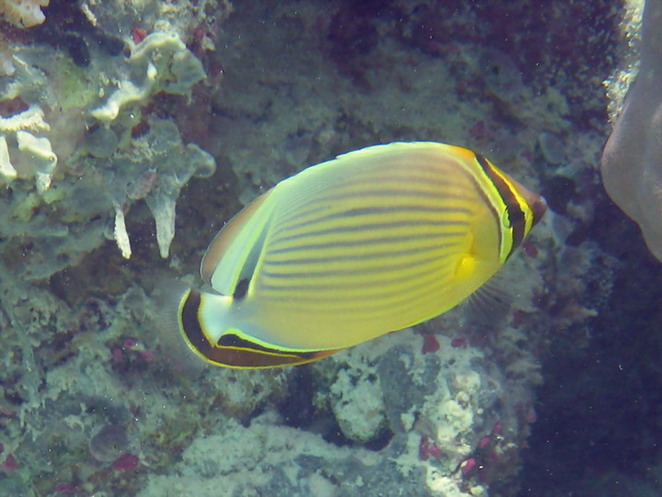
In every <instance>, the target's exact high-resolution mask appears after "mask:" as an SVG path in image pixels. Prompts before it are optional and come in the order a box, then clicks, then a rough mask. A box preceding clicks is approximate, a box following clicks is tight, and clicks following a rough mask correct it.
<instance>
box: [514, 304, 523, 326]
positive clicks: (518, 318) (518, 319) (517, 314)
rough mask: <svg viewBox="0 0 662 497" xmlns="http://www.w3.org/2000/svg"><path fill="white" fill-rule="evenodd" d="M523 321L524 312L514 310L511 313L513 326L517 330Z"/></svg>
mask: <svg viewBox="0 0 662 497" xmlns="http://www.w3.org/2000/svg"><path fill="white" fill-rule="evenodd" d="M523 320H524V311H523V310H521V309H515V310H514V311H513V326H514V327H515V328H519V327H520V326H522V321H523Z"/></svg>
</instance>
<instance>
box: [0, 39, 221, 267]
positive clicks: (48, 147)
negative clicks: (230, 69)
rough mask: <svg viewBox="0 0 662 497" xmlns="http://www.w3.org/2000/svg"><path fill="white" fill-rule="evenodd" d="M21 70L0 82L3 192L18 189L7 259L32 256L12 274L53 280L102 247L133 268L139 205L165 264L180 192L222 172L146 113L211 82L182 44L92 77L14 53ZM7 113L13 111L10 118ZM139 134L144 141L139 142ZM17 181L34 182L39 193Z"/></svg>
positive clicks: (43, 54)
mask: <svg viewBox="0 0 662 497" xmlns="http://www.w3.org/2000/svg"><path fill="white" fill-rule="evenodd" d="M14 59H15V61H16V65H17V69H16V72H15V74H14V75H13V76H12V77H11V78H5V79H4V80H3V81H0V103H4V104H5V107H6V108H7V109H8V111H7V115H6V116H2V115H0V181H1V182H2V183H4V184H11V187H12V195H11V196H7V195H5V196H3V198H2V201H3V203H4V207H3V213H2V215H1V217H3V218H5V219H6V221H5V222H3V228H2V234H3V238H4V241H3V242H0V250H1V251H2V252H4V253H5V254H7V253H8V252H11V251H12V250H14V249H16V247H17V246H18V245H19V244H20V245H21V246H25V245H26V244H28V243H29V244H30V251H29V252H30V255H29V256H28V257H26V258H23V259H22V260H21V261H20V262H19V261H13V264H12V265H11V266H10V267H12V268H13V272H15V273H18V274H21V275H22V276H23V277H26V278H29V279H42V278H46V277H48V276H50V275H52V274H53V273H55V272H56V271H59V270H61V269H63V268H65V267H68V266H70V265H73V264H75V263H77V262H78V261H79V260H80V259H81V257H83V256H84V255H86V254H87V253H89V251H90V250H92V249H94V248H96V247H98V246H99V245H100V244H101V243H102V242H103V241H104V240H105V238H106V236H110V237H114V238H115V240H116V242H117V244H118V246H119V248H120V250H121V252H122V254H123V255H124V256H125V257H127V258H128V257H129V256H130V255H131V246H130V241H129V236H128V234H127V231H126V224H125V215H126V213H127V212H128V211H129V209H130V207H131V205H132V204H133V203H135V202H136V201H138V200H141V199H144V200H145V202H147V204H148V205H149V207H150V209H151V211H152V213H153V217H154V219H155V220H156V231H157V241H158V246H159V251H160V253H161V255H162V256H163V257H167V255H168V251H169V246H170V243H171V241H172V238H173V236H174V218H175V202H176V200H177V197H178V195H179V191H180V189H181V187H182V186H183V185H185V184H186V183H187V182H188V180H189V179H190V178H191V176H192V175H194V174H196V175H201V176H208V175H210V174H211V173H213V171H214V167H215V165H214V160H213V158H212V157H211V156H209V155H208V154H206V153H205V152H203V151H202V150H201V149H199V147H197V146H196V145H192V144H190V145H185V144H184V143H182V141H181V139H180V138H179V132H178V130H177V128H176V126H175V124H173V123H172V121H167V120H165V119H155V118H152V117H151V116H149V115H144V116H143V111H142V110H141V109H142V108H143V107H145V106H146V105H147V104H148V102H149V101H150V100H151V99H152V98H153V96H154V95H155V94H156V93H159V92H161V93H166V94H173V95H182V96H186V95H187V94H188V93H189V92H190V89H191V87H192V86H193V85H195V84H196V83H197V82H199V81H200V80H202V79H203V78H204V77H205V72H204V69H203V68H202V64H201V62H200V61H199V60H198V59H197V58H196V57H195V56H194V55H193V53H192V52H191V51H190V50H188V49H187V48H186V46H185V45H184V43H183V42H182V41H181V40H180V39H179V37H178V35H176V34H175V33H152V34H150V35H149V36H146V37H145V38H144V39H143V40H142V41H141V42H140V43H139V44H137V45H135V46H134V47H133V50H132V53H131V56H130V57H128V58H127V59H124V58H123V57H119V56H113V55H112V54H108V53H107V52H105V51H100V52H99V53H98V54H97V58H96V59H95V60H94V62H93V63H92V64H91V67H90V69H88V70H87V71H86V72H85V73H83V72H82V71H81V70H80V69H79V68H78V67H77V66H76V65H75V64H72V63H71V62H70V61H69V60H68V59H67V58H62V57H56V56H54V50H53V49H52V48H49V47H44V46H41V45H35V46H25V47H18V48H17V50H16V54H15V56H14ZM100 97H101V98H100ZM10 102H18V103H17V104H16V105H14V106H13V107H15V109H12V108H10V106H9V105H8V103H10ZM56 103H57V104H56ZM136 127H141V129H142V135H140V134H139V135H138V136H135V137H133V136H132V133H133V134H136ZM56 166H57V167H56ZM55 174H57V175H58V181H57V184H56V185H55V186H54V187H53V188H52V189H50V190H49V188H50V187H51V182H52V179H53V176H54V175H55ZM18 180H33V181H34V182H35V187H36V192H34V191H31V188H30V187H29V186H28V185H27V184H26V183H25V182H23V181H18ZM47 190H48V192H47ZM44 205H47V206H48V209H41V211H40V212H36V211H37V209H38V208H39V207H40V206H44ZM83 206H84V208H82V207H83ZM113 219H114V222H113ZM18 220H20V221H21V222H20V223H17V222H16V221H18ZM111 223H112V224H111ZM72 234H75V237H72ZM7 259H9V257H8V256H6V262H8V260H7Z"/></svg>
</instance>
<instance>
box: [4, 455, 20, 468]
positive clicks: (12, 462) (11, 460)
mask: <svg viewBox="0 0 662 497" xmlns="http://www.w3.org/2000/svg"><path fill="white" fill-rule="evenodd" d="M2 469H4V470H5V471H16V470H17V469H18V462H17V461H16V458H15V457H14V454H9V455H8V456H7V458H6V459H5V462H3V463H2Z"/></svg>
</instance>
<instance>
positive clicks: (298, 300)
mask: <svg viewBox="0 0 662 497" xmlns="http://www.w3.org/2000/svg"><path fill="white" fill-rule="evenodd" d="M545 210H546V204H545V200H544V199H543V198H542V197H541V196H539V195H536V194H534V193H532V192H530V191H528V190H527V189H525V188H524V187H523V186H521V185H520V184H519V183H518V182H516V181H515V180H513V179H512V178H510V177H509V176H507V175H506V174H505V173H503V172H502V171H500V170H499V169H497V167H496V166H495V165H494V164H492V162H490V161H489V160H488V159H486V158H485V157H483V156H482V155H480V154H478V153H476V152H473V151H471V150H468V149H466V148H461V147H457V146H452V145H445V144H441V143H435V142H407V143H402V142H398V143H391V144H387V145H376V146H371V147H367V148H364V149H361V150H357V151H354V152H350V153H346V154H344V155H340V156H338V157H337V158H336V159H334V160H330V161H328V162H324V163H321V164H318V165H316V166H311V167H309V168H307V169H304V170H303V171H301V172H300V173H298V174H296V175H294V176H292V177H290V178H288V179H285V180H283V181H281V182H280V183H278V184H277V185H276V186H274V187H273V188H272V189H271V190H269V191H267V192H266V193H264V194H263V195H261V196H260V197H258V198H257V199H256V200H254V201H253V202H252V203H251V204H249V205H248V206H246V207H245V208H244V209H243V210H242V211H240V212H239V213H238V214H237V215H236V216H235V217H234V218H232V219H231V220H230V221H229V222H228V223H227V224H226V225H225V226H224V227H223V229H221V231H220V232H219V233H218V234H217V235H216V237H215V238H214V239H213V241H212V242H211V244H210V246H209V248H208V249H207V252H206V253H205V255H204V257H203V259H202V264H201V269H200V272H201V277H202V285H201V286H200V288H187V289H186V290H185V291H184V292H183V295H181V299H179V300H178V305H177V316H176V319H177V325H178V328H179V331H180V332H181V335H182V336H183V338H184V341H185V342H186V345H188V348H190V349H191V350H192V351H193V352H194V353H195V354H197V355H198V356H199V357H200V358H202V359H203V360H205V361H207V362H210V363H213V364H216V365H219V366H228V367H236V368H264V367H274V366H284V365H295V364H302V363H307V362H310V361H314V360H317V359H320V358H323V357H326V356H329V355H331V354H333V353H335V352H338V351H340V350H343V349H346V348H348V347H352V346H354V345H357V344H359V343H362V342H366V341H368V340H370V339H373V338H375V337H378V336H380V335H384V334H386V333H389V332H392V331H396V330H400V329H402V328H407V327H409V326H412V325H415V324H417V323H420V322H422V321H426V320H428V319H430V318H432V317H435V316H437V315H439V314H442V313H444V312H446V311H448V310H449V309H451V308H452V307H454V306H456V305H457V304H459V303H460V302H462V301H463V300H464V299H466V298H467V297H468V296H470V295H471V294H472V293H473V292H475V291H476V290H477V289H478V288H480V287H481V286H482V285H483V284H484V283H486V282H487V281H488V280H489V279H490V278H491V277H492V276H493V275H494V274H495V273H496V272H497V271H498V270H499V268H501V266H502V265H503V264H504V262H505V261H506V260H507V259H508V258H509V257H510V256H511V254H512V253H513V251H514V250H515V249H516V248H517V246H518V245H520V243H521V242H522V240H523V239H524V238H525V237H526V236H527V234H528V233H529V231H530V230H531V228H532V227H533V225H534V224H536V222H538V221H539V220H540V218H541V217H542V216H543V214H544V212H545Z"/></svg>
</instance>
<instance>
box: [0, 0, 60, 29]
mask: <svg viewBox="0 0 662 497" xmlns="http://www.w3.org/2000/svg"><path fill="white" fill-rule="evenodd" d="M48 2H49V0H0V17H1V18H5V19H7V21H9V22H10V23H12V24H14V25H15V26H19V27H21V28H29V27H30V26H36V25H37V24H41V23H42V22H44V19H45V17H44V13H43V12H42V11H41V7H46V6H47V5H48Z"/></svg>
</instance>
